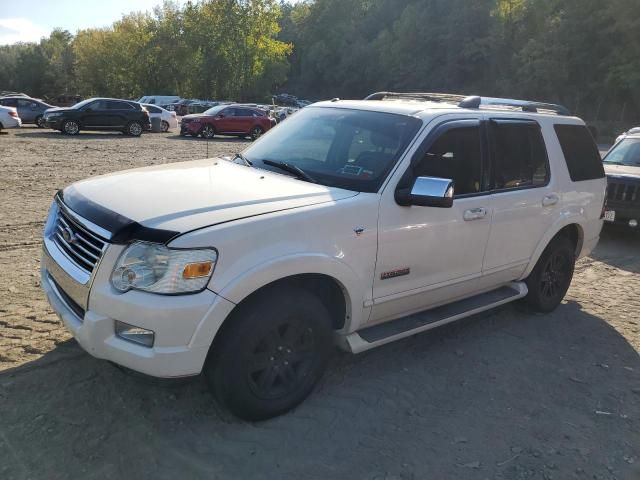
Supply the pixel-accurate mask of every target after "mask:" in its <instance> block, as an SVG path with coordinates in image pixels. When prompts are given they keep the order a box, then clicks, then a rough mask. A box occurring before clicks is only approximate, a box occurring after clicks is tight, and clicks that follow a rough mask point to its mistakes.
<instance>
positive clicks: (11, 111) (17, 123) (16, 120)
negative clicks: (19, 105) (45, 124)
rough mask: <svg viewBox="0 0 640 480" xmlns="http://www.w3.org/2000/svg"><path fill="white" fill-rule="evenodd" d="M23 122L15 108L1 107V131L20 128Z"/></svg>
mask: <svg viewBox="0 0 640 480" xmlns="http://www.w3.org/2000/svg"><path fill="white" fill-rule="evenodd" d="M21 126H22V120H21V119H20V116H19V115H18V111H17V109H16V108H15V107H2V106H0V130H2V129H3V128H20V127H21Z"/></svg>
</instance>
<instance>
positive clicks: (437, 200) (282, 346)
mask: <svg viewBox="0 0 640 480" xmlns="http://www.w3.org/2000/svg"><path fill="white" fill-rule="evenodd" d="M388 98H392V99H394V101H386V100H387V99H388ZM416 98H425V99H428V98H437V97H430V96H428V95H427V94H424V96H420V97H416V94H413V95H411V96H407V97H404V96H402V94H395V96H391V97H389V96H388V95H387V94H385V93H380V94H375V95H373V96H370V99H369V100H365V101H331V102H322V103H318V104H315V105H313V106H309V107H306V108H304V109H303V110H301V111H300V112H298V113H297V114H296V115H294V116H293V117H292V118H291V119H289V120H287V121H286V122H285V123H283V124H282V125H280V126H278V128H276V129H274V130H273V132H271V133H270V134H268V135H265V136H264V137H262V138H261V139H260V140H258V141H257V142H255V143H253V144H252V145H251V146H250V147H249V148H247V149H246V150H245V151H244V152H243V153H242V154H238V155H236V157H235V158H233V159H231V158H230V159H229V161H225V160H224V159H219V158H218V159H206V160H199V161H191V162H181V163H176V164H168V165H156V166H153V167H148V168H146V169H135V170H132V171H124V172H120V173H115V174H111V175H103V176H100V177H96V178H93V179H89V180H84V181H81V182H78V183H75V184H73V185H71V186H68V187H66V188H64V189H63V190H61V191H60V192H59V193H58V194H57V195H56V197H55V199H54V201H53V204H52V206H51V210H50V212H49V216H48V219H47V221H46V224H45V229H44V243H43V245H44V248H43V257H42V262H41V272H42V280H41V285H42V288H43V289H44V291H45V292H46V295H47V298H48V300H49V302H50V304H51V305H52V307H53V309H54V310H55V311H56V312H57V313H58V315H59V316H60V317H61V318H62V320H63V321H64V324H65V325H66V326H67V328H68V329H69V330H70V331H71V332H72V334H73V335H74V337H75V338H76V339H77V341H78V343H79V344H80V345H81V346H82V347H83V348H84V349H85V350H87V351H88V352H90V353H91V355H94V356H95V357H98V358H102V359H107V360H110V361H112V362H115V363H117V364H120V365H123V366H125V367H128V368H130V369H133V370H137V371H139V372H143V373H146V374H149V375H155V376H160V377H179V376H186V375H197V374H199V373H200V372H203V373H204V375H205V377H206V378H207V380H208V381H209V382H210V384H211V386H212V387H213V391H214V392H215V393H216V395H217V396H218V398H219V399H220V402H221V404H222V405H225V406H226V407H227V408H229V409H230V410H231V411H232V412H233V413H235V414H236V415H238V416H240V417H242V418H245V419H250V420H259V419H264V418H268V417H272V416H274V415H278V414H281V413H283V412H286V411H288V410H290V409H291V408H293V407H294V406H296V405H297V404H299V403H300V402H301V401H302V400H303V399H304V398H305V397H306V396H307V395H308V394H309V393H310V392H311V390H312V389H313V386H314V385H315V384H316V382H317V381H318V380H319V378H320V377H321V375H322V372H323V370H324V369H325V367H326V366H327V363H328V358H329V356H330V354H331V351H332V348H333V345H334V344H337V345H339V346H340V347H341V348H343V349H345V350H347V351H350V352H353V353H359V352H362V351H365V350H368V349H371V348H374V347H377V346H379V345H384V344H386V343H389V342H392V341H394V340H398V339H400V338H405V337H408V336H411V335H415V334H416V333H419V332H423V331H426V330H429V329H431V328H434V327H437V326H439V325H443V324H446V323H449V322H453V321H455V320H458V319H461V318H464V317H468V316H471V315H474V314H476V313H478V312H482V311H485V310H488V309H490V308H494V307H497V306H499V305H503V304H505V303H508V302H512V301H515V300H519V299H523V301H524V302H525V303H526V304H527V305H528V306H529V308H531V309H533V310H534V311H539V312H550V311H552V310H553V309H555V308H556V307H557V306H558V305H559V304H560V303H561V301H562V299H563V297H564V295H565V293H566V291H567V289H568V288H569V285H570V283H571V279H572V275H573V271H574V265H575V261H576V259H577V258H580V257H582V256H584V255H587V254H588V253H589V252H590V251H591V250H592V249H593V248H594V246H595V245H596V244H597V242H598V239H599V235H600V230H601V228H602V219H601V213H602V209H603V204H604V199H605V198H604V197H605V188H606V180H605V176H604V170H603V166H602V162H601V159H600V156H599V154H598V149H597V147H596V145H595V142H594V140H593V138H592V136H591V134H590V132H589V131H588V129H587V128H586V126H585V124H584V123H583V122H582V121H581V120H579V119H577V118H575V117H573V116H570V115H569V114H568V112H567V110H566V109H564V108H563V107H560V106H556V105H549V104H540V103H533V102H526V101H516V100H508V99H485V98H480V97H470V98H466V99H464V98H462V97H457V96H453V95H452V96H448V97H446V99H442V101H440V103H439V104H434V103H432V102H423V103H420V102H418V101H415V99H416ZM488 105H490V108H485V107H487V106H488ZM222 108H223V109H226V108H231V109H235V108H239V107H235V106H231V107H222ZM223 109H220V110H217V111H216V112H214V118H215V114H216V113H220V112H222V111H223ZM200 118H201V119H202V116H201V117H200ZM223 118H228V117H226V116H225V117H223ZM192 122H193V121H192ZM200 123H201V124H202V123H204V122H200ZM207 125H208V123H207ZM201 126H202V125H201ZM490 145H491V147H492V148H488V147H489V146H490ZM558 147H561V148H558ZM427 363H428V362H427ZM470 374H473V372H470Z"/></svg>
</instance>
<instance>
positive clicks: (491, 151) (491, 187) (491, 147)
mask: <svg viewBox="0 0 640 480" xmlns="http://www.w3.org/2000/svg"><path fill="white" fill-rule="evenodd" d="M485 122H486V125H487V128H486V130H487V146H488V155H489V156H488V158H489V179H488V180H489V183H488V189H487V190H488V192H489V193H491V194H499V193H509V192H516V191H519V190H531V189H533V188H544V187H548V186H549V183H551V165H550V163H549V152H548V150H547V144H546V141H545V139H544V135H543V133H542V127H541V126H540V124H539V123H538V122H537V121H535V120H533V119H531V118H504V117H503V118H500V117H492V118H489V119H488V120H486V121H485ZM493 124H495V125H500V124H503V125H514V124H522V125H529V126H530V127H532V128H537V130H538V131H539V133H540V139H541V140H542V145H543V146H544V159H545V167H546V178H545V182H544V184H541V185H523V186H521V187H510V188H495V173H496V172H495V155H496V150H495V146H496V144H495V139H494V138H493V135H492V133H491V125H493Z"/></svg>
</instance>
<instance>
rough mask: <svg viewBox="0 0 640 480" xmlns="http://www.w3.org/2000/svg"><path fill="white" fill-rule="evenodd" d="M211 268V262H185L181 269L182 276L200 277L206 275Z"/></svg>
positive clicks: (186, 277)
mask: <svg viewBox="0 0 640 480" xmlns="http://www.w3.org/2000/svg"><path fill="white" fill-rule="evenodd" d="M212 268H213V262H209V261H207V262H195V263H187V264H186V265H185V266H184V270H183V271H182V278H185V279H187V280H188V279H190V278H201V277H208V276H209V274H210V273H211V269H212Z"/></svg>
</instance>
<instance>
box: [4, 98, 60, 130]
mask: <svg viewBox="0 0 640 480" xmlns="http://www.w3.org/2000/svg"><path fill="white" fill-rule="evenodd" d="M0 105H2V106H3V107H14V108H16V109H17V110H18V116H19V117H20V119H21V120H22V123H35V124H36V125H37V126H38V127H40V128H44V126H45V125H44V123H42V115H43V114H44V112H45V110H47V109H49V108H53V106H52V105H49V104H47V103H44V102H43V101H41V100H37V99H35V98H29V97H22V96H14V97H2V98H0Z"/></svg>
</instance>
